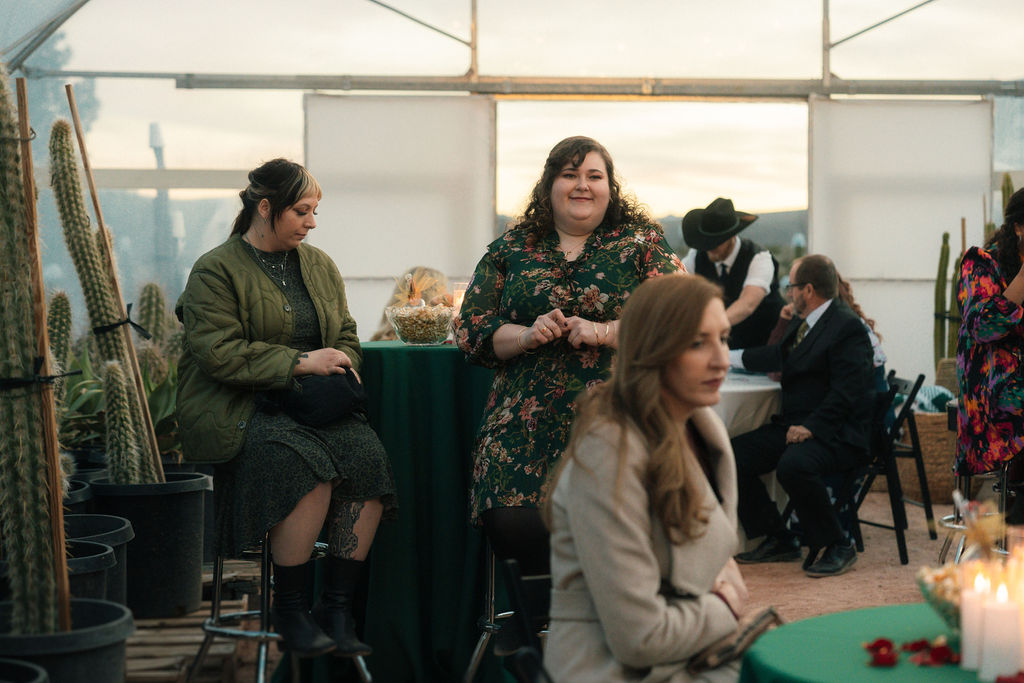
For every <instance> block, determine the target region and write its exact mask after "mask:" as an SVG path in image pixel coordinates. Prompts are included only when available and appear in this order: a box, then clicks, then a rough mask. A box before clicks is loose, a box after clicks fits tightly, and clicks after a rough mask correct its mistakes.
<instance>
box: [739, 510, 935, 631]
mask: <svg viewBox="0 0 1024 683" xmlns="http://www.w3.org/2000/svg"><path fill="white" fill-rule="evenodd" d="M951 512H952V506H951V505H939V506H936V507H935V517H936V519H939V518H941V517H942V516H943V515H947V514H950V513H951ZM860 516H861V519H869V520H874V521H878V522H882V523H891V522H892V515H891V514H890V510H889V498H888V495H887V494H885V493H875V492H872V493H869V494H868V497H867V499H865V501H864V505H863V507H862V508H861V515H860ZM907 517H908V522H909V525H910V528H909V529H908V530H907V549H908V554H909V557H910V563H909V564H906V565H901V564H900V558H899V553H898V552H897V548H896V534H895V533H894V532H892V531H890V530H888V529H879V528H877V527H872V526H868V525H862V527H861V528H862V533H863V535H864V552H863V553H860V554H858V556H857V563H856V564H855V565H854V566H853V569H851V570H850V571H848V572H847V573H846V574H843V575H841V576H836V577H830V578H823V579H812V578H810V577H808V576H807V575H806V574H804V573H803V571H802V570H801V568H800V563H799V562H783V563H774V564H760V565H743V566H742V567H741V569H742V571H743V576H744V578H745V579H746V582H747V589H748V590H749V591H750V607H751V608H752V609H756V608H760V607H764V606H767V605H774V606H775V608H776V610H777V611H778V612H779V614H780V615H781V616H782V618H783V619H785V620H786V621H795V620H797V619H804V618H806V617H812V616H817V615H819V614H828V613H830V612H839V611H843V610H849V609H856V608H858V607H874V606H877V605H890V604H898V603H908V602H922V601H923V599H922V597H921V593H920V591H919V590H918V588H917V584H916V583H915V581H914V575H915V573H916V572H917V570H918V569H919V568H920V567H922V566H925V565H928V566H935V565H938V556H939V549H940V548H941V547H942V540H943V538H945V534H944V533H943V531H944V530H943V529H941V528H940V529H939V538H938V540H935V541H933V540H930V539H929V538H928V527H927V525H926V524H925V516H924V510H923V509H922V508H919V507H915V506H911V505H908V506H907ZM804 552H806V549H805V551H804Z"/></svg>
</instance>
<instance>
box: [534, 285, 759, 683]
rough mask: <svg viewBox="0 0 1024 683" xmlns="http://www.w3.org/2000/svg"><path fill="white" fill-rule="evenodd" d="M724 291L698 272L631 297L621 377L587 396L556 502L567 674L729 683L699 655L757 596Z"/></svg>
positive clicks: (558, 629) (554, 664)
mask: <svg viewBox="0 0 1024 683" xmlns="http://www.w3.org/2000/svg"><path fill="white" fill-rule="evenodd" d="M728 334H729V322H728V320H727V318H726V316H725V306H724V304H723V303H722V295H721V289H720V288H719V287H717V286H716V285H714V284H711V283H710V282H708V281H707V280H705V279H703V278H701V277H698V276H694V275H671V276H666V277H661V278H656V279H653V280H649V281H648V282H645V283H643V284H642V285H641V286H640V287H638V288H637V289H636V291H635V292H634V293H633V295H632V296H631V297H630V299H629V301H628V302H627V304H626V306H625V308H624V311H623V315H622V322H621V327H620V330H619V353H618V358H617V360H616V365H615V368H614V371H613V374H612V377H611V379H610V380H609V381H608V382H606V383H604V384H602V385H599V386H598V387H596V388H595V389H594V390H592V391H591V392H590V393H589V394H588V395H587V396H586V397H585V398H583V399H581V401H580V408H579V414H578V418H577V420H576V423H575V424H574V426H573V433H572V438H571V440H570V444H569V448H568V450H567V454H566V457H565V458H564V460H563V462H562V464H561V466H560V469H559V470H558V472H556V474H555V477H554V480H553V481H552V484H551V488H550V489H549V490H551V491H553V494H552V496H551V498H550V500H549V502H548V508H547V514H548V522H549V525H550V527H551V574H552V595H551V613H550V615H551V626H550V633H549V636H548V640H547V644H546V646H545V654H544V664H545V666H546V667H547V669H548V671H549V672H550V674H551V676H552V677H553V678H554V680H555V681H560V682H564V681H598V680H600V681H691V680H706V681H729V680H736V678H737V677H738V667H737V666H736V665H735V664H734V665H730V666H725V667H722V668H720V669H712V670H709V671H704V672H702V673H701V674H697V675H692V674H690V673H688V672H687V663H688V662H689V660H690V659H692V658H693V657H694V656H695V655H697V654H698V653H700V652H701V651H702V650H704V649H705V648H706V647H708V646H709V645H711V644H713V643H714V642H715V641H717V640H719V639H721V638H722V637H724V636H727V635H729V634H730V633H732V632H733V631H734V630H735V629H736V626H737V623H738V617H739V615H740V613H741V612H742V610H743V606H744V602H745V601H746V598H747V591H746V587H745V585H744V583H743V579H742V577H741V576H740V573H739V570H738V568H737V567H736V564H735V563H734V561H733V560H732V555H733V554H734V553H735V552H736V551H737V546H738V538H737V533H736V472H735V465H734V462H733V454H732V449H731V448H730V446H729V437H728V435H727V434H726V431H725V427H724V426H723V425H722V422H721V421H720V420H719V419H718V417H717V416H716V415H715V414H714V413H713V412H712V411H711V409H710V408H709V407H708V406H711V405H714V404H715V403H717V402H718V390H719V387H720V386H721V384H722V382H723V381H724V380H725V375H726V372H727V370H728V365H729V363H728V344H727V342H728Z"/></svg>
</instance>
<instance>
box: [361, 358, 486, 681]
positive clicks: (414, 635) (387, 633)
mask: <svg viewBox="0 0 1024 683" xmlns="http://www.w3.org/2000/svg"><path fill="white" fill-rule="evenodd" d="M363 355H364V363H363V373H362V374H363V381H364V382H365V384H366V387H367V390H368V392H369V394H370V421H371V423H372V424H373V427H374V429H376V430H377V433H378V434H379V435H380V438H381V440H382V441H383V442H384V446H385V448H386V449H387V451H388V455H389V456H390V457H391V463H392V466H393V467H394V472H395V483H396V485H397V487H398V501H399V506H400V509H399V513H398V520H397V521H396V522H391V523H385V524H382V525H381V526H380V529H379V531H378V532H377V538H376V540H375V541H374V544H373V551H372V554H371V565H370V591H369V601H368V603H367V610H366V628H365V632H364V635H365V638H366V641H367V642H368V643H369V644H370V645H372V646H373V648H374V653H373V656H372V657H369V658H367V665H368V666H369V668H370V672H371V673H372V674H373V676H374V679H375V680H378V681H388V682H391V681H448V680H451V681H455V680H461V677H462V673H463V671H464V669H465V667H466V665H467V664H468V662H469V658H470V656H471V654H472V651H473V646H474V645H475V644H476V639H477V637H478V636H479V631H478V630H477V626H476V621H477V619H478V618H479V616H480V614H481V611H482V603H483V591H484V583H483V579H484V563H485V555H484V552H485V549H486V547H485V545H484V542H483V536H482V534H481V533H480V531H479V530H478V529H475V528H472V527H470V526H469V522H468V508H467V495H468V491H469V482H470V476H471V473H472V460H471V457H470V454H471V451H472V447H473V442H474V439H475V436H476V432H477V428H478V427H479V423H480V417H481V415H482V414H483V408H484V403H485V401H486V399H487V392H488V390H489V388H490V385H491V381H492V379H493V373H492V372H491V371H490V370H487V369H485V368H481V367H478V366H473V365H469V364H468V363H467V362H466V361H465V356H464V355H463V354H462V352H461V351H459V350H458V349H457V348H455V347H454V346H452V345H450V344H446V345H441V346H406V345H405V344H403V343H401V342H369V343H365V344H363ZM481 670H482V675H481V676H480V677H479V678H478V680H502V676H501V673H500V665H499V663H498V662H497V660H495V659H494V657H491V656H488V658H487V659H486V660H485V662H484V665H483V666H482V667H481Z"/></svg>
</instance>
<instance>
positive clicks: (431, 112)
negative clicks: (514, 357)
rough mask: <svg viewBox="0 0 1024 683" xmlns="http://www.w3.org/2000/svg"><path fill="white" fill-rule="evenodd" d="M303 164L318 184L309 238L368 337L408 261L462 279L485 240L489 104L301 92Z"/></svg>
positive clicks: (489, 208)
mask: <svg viewBox="0 0 1024 683" xmlns="http://www.w3.org/2000/svg"><path fill="white" fill-rule="evenodd" d="M305 102H306V164H307V166H308V168H309V169H310V171H312V172H313V174H314V175H315V176H316V177H317V180H319V181H320V183H321V185H322V186H323V191H324V197H323V201H322V202H321V205H320V210H319V214H320V217H319V218H318V221H319V227H318V228H317V230H316V231H315V232H314V233H313V236H312V238H311V241H312V243H313V244H315V245H316V246H318V247H320V248H322V249H324V250H326V251H327V252H328V253H329V254H330V255H331V256H332V257H333V258H334V260H335V262H336V263H337V264H338V268H339V269H340V270H341V274H342V276H343V277H344V278H345V281H346V283H348V287H349V289H350V295H349V308H350V309H351V310H352V313H353V315H354V316H355V317H356V321H357V323H358V324H359V330H360V336H361V337H363V338H368V337H369V335H370V334H371V333H372V331H373V329H374V328H375V327H376V324H377V322H378V320H379V318H380V312H381V309H382V308H383V306H384V303H385V302H386V301H387V300H388V299H389V297H390V293H391V289H392V287H393V285H394V280H392V279H391V278H393V277H395V276H398V275H400V274H401V273H402V272H403V271H405V270H406V269H407V268H409V267H410V266H415V265H424V266H430V267H432V268H437V269H438V270H440V271H441V272H443V273H445V274H446V275H448V276H449V277H451V278H454V279H458V280H466V279H468V276H469V275H470V274H471V273H472V272H473V268H474V266H475V265H476V262H477V261H478V260H479V258H480V257H481V256H482V255H483V252H484V247H485V246H486V245H487V244H488V242H490V241H491V240H492V239H494V235H495V229H494V174H495V171H494V144H495V143H494V136H495V128H494V101H493V100H492V99H490V98H485V97H401V96H394V97H388V96H384V97H345V96H329V95H308V96H307V97H306V100H305Z"/></svg>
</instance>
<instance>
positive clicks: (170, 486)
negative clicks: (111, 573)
mask: <svg viewBox="0 0 1024 683" xmlns="http://www.w3.org/2000/svg"><path fill="white" fill-rule="evenodd" d="M212 485H213V483H212V479H211V478H210V477H209V476H207V475H205V474H200V473H196V472H191V473H169V474H167V481H166V482H165V483H163V484H111V483H110V482H109V480H106V479H98V480H96V481H94V482H93V483H92V489H93V504H94V508H95V511H96V512H97V513H99V514H105V515H115V516H117V517H124V518H125V519H127V520H129V521H130V522H131V524H132V528H133V529H134V530H135V539H134V540H133V541H132V542H131V543H129V544H128V548H127V558H126V565H127V574H128V579H127V588H126V604H127V605H128V607H129V608H131V610H132V612H133V613H134V614H135V618H136V619H157V618H163V617H175V616H180V615H183V614H188V613H189V612H194V611H196V610H197V609H199V605H200V604H201V602H202V594H203V492H204V491H206V490H208V489H209V488H210V487H211V486H212Z"/></svg>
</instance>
